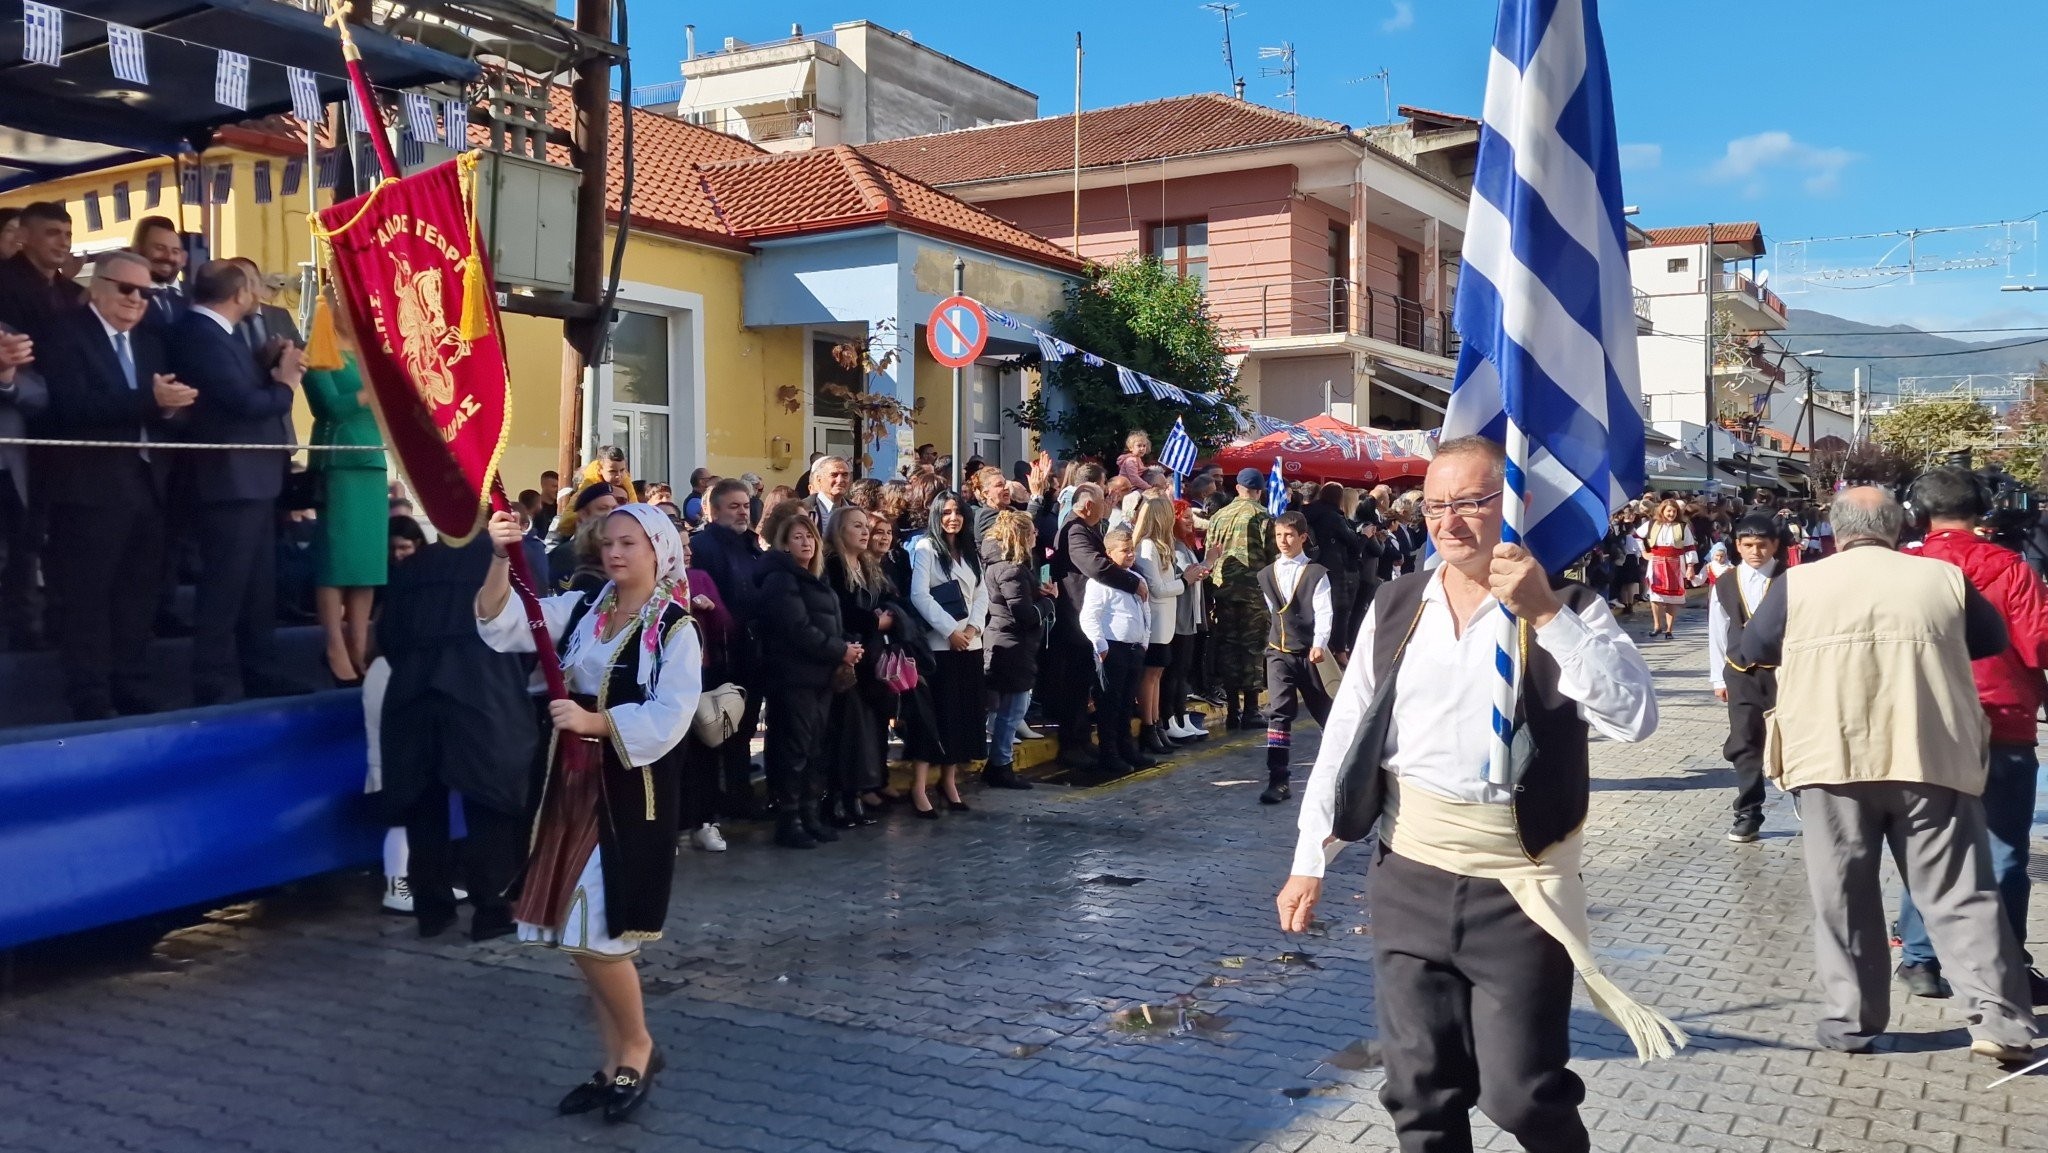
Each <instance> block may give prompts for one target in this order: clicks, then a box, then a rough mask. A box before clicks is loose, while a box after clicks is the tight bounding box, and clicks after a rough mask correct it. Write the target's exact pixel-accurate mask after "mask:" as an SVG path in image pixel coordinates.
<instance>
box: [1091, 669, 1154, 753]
mask: <svg viewBox="0 0 2048 1153" xmlns="http://www.w3.org/2000/svg"><path fill="white" fill-rule="evenodd" d="M1144 672H1145V646H1144V645H1131V644H1124V643H1122V642H1121V641H1111V642H1109V651H1108V652H1105V653H1103V654H1102V684H1101V690H1102V696H1101V698H1100V699H1099V700H1098V701H1097V702H1096V706H1095V728H1096V739H1097V740H1098V741H1100V742H1101V745H1102V755H1103V756H1105V757H1109V756H1118V757H1122V758H1124V759H1125V760H1129V759H1130V756H1129V755H1130V753H1132V752H1135V751H1136V746H1137V742H1136V741H1135V740H1133V739H1132V737H1131V712H1132V710H1133V708H1134V707H1135V706H1136V705H1137V703H1138V680H1139V678H1141V677H1142V676H1143V675H1144Z"/></svg>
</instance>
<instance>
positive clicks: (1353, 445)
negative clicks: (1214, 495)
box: [1210, 414, 1429, 488]
mask: <svg viewBox="0 0 2048 1153" xmlns="http://www.w3.org/2000/svg"><path fill="white" fill-rule="evenodd" d="M1299 427H1300V428H1301V429H1302V431H1300V432H1294V431H1291V430H1289V431H1282V432H1274V433H1268V434H1266V435H1265V436H1262V437H1259V438H1258V439H1256V440H1252V441H1247V442H1242V443H1236V444H1229V445H1225V446H1224V447H1223V448H1222V449H1220V450H1219V451H1218V452H1217V453H1216V455H1215V457H1214V458H1212V460H1211V462H1210V463H1212V464H1216V465H1220V466H1221V467H1222V468H1223V469H1224V471H1225V472H1235V471H1237V470H1238V469H1241V468H1256V469H1258V470H1260V471H1261V472H1264V471H1266V470H1267V469H1270V468H1272V467H1273V458H1274V457H1279V458H1280V460H1281V472H1282V474H1283V475H1284V476H1286V478H1287V479H1288V480H1290V481H1297V480H1313V481H1319V482H1329V481H1335V482H1337V483H1339V484H1345V485H1350V486H1352V487H1354V488H1362V487H1366V486H1370V485H1375V484H1380V483H1382V482H1386V483H1393V482H1397V481H1401V480H1419V479H1421V477H1422V474H1423V473H1424V472H1426V471H1428V469H1429V457H1428V456H1425V455H1423V454H1422V453H1423V452H1424V451H1428V446H1429V438H1428V437H1427V436H1426V435H1423V434H1419V433H1392V432H1382V431H1380V430H1378V429H1372V428H1360V427H1358V426H1357V425H1355V424H1346V423H1345V422H1343V421H1341V420H1338V419H1337V418H1336V417H1333V416H1330V415H1328V414H1317V415H1315V416H1312V417H1309V418H1308V419H1307V420H1304V421H1302V422H1301V424H1300V426H1299Z"/></svg>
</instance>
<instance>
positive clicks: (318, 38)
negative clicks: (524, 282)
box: [0, 0, 478, 189]
mask: <svg viewBox="0 0 2048 1153" xmlns="http://www.w3.org/2000/svg"><path fill="white" fill-rule="evenodd" d="M64 10H65V20H64V54H63V57H62V60H63V63H62V64H61V66H59V67H56V68H51V67H49V66H47V65H42V64H31V63H29V62H28V61H27V60H25V59H23V57H22V35H21V31H20V29H21V20H20V18H19V17H16V18H15V19H14V20H13V21H12V23H13V25H14V29H13V31H11V32H10V34H9V35H8V36H6V37H4V38H0V189H5V188H13V187H19V186H21V185H24V184H33V183H36V182H38V181H43V180H48V179H51V178H54V177H58V176H64V175H68V174H70V173H74V172H83V171H91V170H93V169H97V168H106V167H111V166H113V165H116V164H125V163H128V162H129V161H132V160H137V159H141V158H143V157H147V156H166V155H171V154H174V153H177V152H179V151H180V150H182V149H183V148H184V147H186V146H188V145H189V146H190V147H193V148H203V147H205V145H206V144H207V142H208V141H209V140H210V139H211V138H212V135H213V132H214V130H215V129H217V128H219V127H220V126H221V125H223V124H232V123H236V122H239V121H244V120H256V119H260V118H262V117H264V116H269V115H271V114H273V113H278V112H287V111H290V109H291V106H292V99H291V89H290V86H289V82H288V81H287V80H286V77H285V68H286V67H287V66H289V67H293V68H303V69H306V70H307V71H309V72H311V73H313V76H314V80H315V83H316V84H317V86H318V87H319V89H320V95H321V97H322V98H323V99H324V100H328V101H338V100H341V99H342V98H343V95H344V93H345V92H346V90H347V84H348V81H347V75H348V72H347V67H346V66H345V65H344V64H343V63H342V59H341V41H340V38H339V37H338V36H336V34H335V32H334V30H333V29H331V28H328V27H325V26H323V25H322V24H321V21H320V15H319V14H318V13H315V12H308V11H305V10H303V9H299V8H294V7H292V6H290V5H288V4H284V3H280V2H279V0H93V2H87V0H73V2H71V3H67V4H66V5H64ZM81 10H85V11H88V12H89V15H83V14H81ZM107 21H112V22H114V23H116V24H125V25H128V26H129V27H132V28H138V29H141V30H142V33H143V42H144V51H145V55H146V59H147V62H148V70H149V83H148V85H146V86H145V85H136V84H130V83H129V82H127V81H125V80H120V79H117V78H116V77H115V76H114V70H113V63H112V61H111V60H110V58H109V54H108V48H107V25H106V22H107ZM353 31H354V36H355V41H356V46H357V47H358V48H360V49H361V50H362V54H363V67H364V69H365V70H366V71H367V72H368V74H369V77H370V82H371V83H372V84H374V85H376V86H377V87H378V88H388V89H400V88H414V87H418V86H420V85H423V84H432V83H437V82H441V81H466V80H470V79H473V78H474V77H475V76H476V75H477V73H478V69H477V66H476V65H475V64H473V63H471V62H469V61H467V60H463V59H460V58H458V57H455V56H450V55H448V54H447V53H444V52H437V51H435V50H433V49H431V48H423V47H421V46H419V45H417V44H413V43H410V42H408V41H404V40H400V39H398V38H397V37H394V36H390V35H387V34H385V33H383V32H379V31H377V30H375V29H373V28H367V27H364V26H361V25H356V26H355V27H354V29H353ZM152 34H153V35H152ZM222 48H225V49H227V50H229V51H231V52H241V53H244V54H246V55H247V56H248V57H249V101H248V103H249V106H248V107H247V108H246V109H239V108H229V107H227V106H225V105H221V104H216V103H215V102H214V100H213V91H214V89H213V81H214V69H215V65H216V63H217V61H218V55H217V52H218V50H219V49H222Z"/></svg>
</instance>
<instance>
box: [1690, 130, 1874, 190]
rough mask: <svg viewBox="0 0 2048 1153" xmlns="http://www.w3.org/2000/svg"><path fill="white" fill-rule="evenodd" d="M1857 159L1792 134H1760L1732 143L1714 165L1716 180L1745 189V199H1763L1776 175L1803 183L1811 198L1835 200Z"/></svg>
mask: <svg viewBox="0 0 2048 1153" xmlns="http://www.w3.org/2000/svg"><path fill="white" fill-rule="evenodd" d="M1855 159H1856V154H1855V153H1853V152H1851V151H1849V150H1848V149H1846V148H1822V147H1819V146H1817V145H1813V144H1808V143H1806V142H1804V141H1801V140H1796V139H1794V138H1793V136H1792V134H1791V133H1789V132H1782V131H1771V132H1759V133H1757V134H1756V135H1754V136H1743V137H1738V138H1737V139H1734V140H1730V141H1729V142H1728V149H1727V151H1726V152H1724V153H1722V155H1721V159H1719V160H1717V161H1715V162H1714V167H1713V169H1712V170H1711V175H1712V177H1713V178H1714V179H1716V180H1719V181H1723V182H1725V183H1730V184H1740V185H1742V192H1743V195H1745V196H1749V197H1758V196H1762V195H1763V194H1764V192H1765V190H1766V188H1767V187H1768V185H1769V182H1770V178H1771V177H1772V176H1773V175H1774V174H1780V173H1782V174H1787V175H1791V176H1795V177H1797V178H1798V179H1799V182H1800V187H1802V188H1804V189H1805V190H1806V192H1807V194H1808V195H1810V196H1832V195H1834V194H1835V193H1836V192H1838V191H1840V190H1841V185H1842V170H1843V169H1845V168H1847V167H1848V166H1849V165H1850V164H1851V163H1852V162H1853V161H1855Z"/></svg>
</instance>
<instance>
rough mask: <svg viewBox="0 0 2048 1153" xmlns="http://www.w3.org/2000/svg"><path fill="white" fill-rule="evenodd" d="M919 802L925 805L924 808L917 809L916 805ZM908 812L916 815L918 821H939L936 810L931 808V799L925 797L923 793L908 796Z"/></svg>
mask: <svg viewBox="0 0 2048 1153" xmlns="http://www.w3.org/2000/svg"><path fill="white" fill-rule="evenodd" d="M919 801H923V802H924V803H925V807H924V808H919V807H918V805H917V803H918V802H919ZM910 811H911V812H912V813H914V814H916V815H917V819H918V820H920V821H936V820H938V819H939V810H938V808H937V807H936V806H933V805H932V802H931V798H930V797H927V796H925V795H924V794H923V793H912V794H910Z"/></svg>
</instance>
